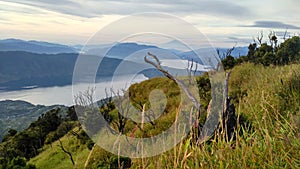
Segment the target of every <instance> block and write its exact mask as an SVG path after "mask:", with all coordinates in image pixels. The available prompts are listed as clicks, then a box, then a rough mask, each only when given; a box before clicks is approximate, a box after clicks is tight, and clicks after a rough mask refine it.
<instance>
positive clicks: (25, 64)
mask: <svg viewBox="0 0 300 169" xmlns="http://www.w3.org/2000/svg"><path fill="white" fill-rule="evenodd" d="M83 57H87V58H89V59H91V60H98V59H99V57H97V56H92V55H83ZM77 58H78V54H74V53H61V54H36V53H29V52H22V51H6V52H3V51H2V52H1V51H0V91H1V90H5V91H12V90H21V89H25V88H26V87H28V86H35V87H51V86H64V85H70V84H72V77H73V71H74V66H75V64H76V61H77ZM121 63H122V65H125V67H124V69H123V70H122V71H118V72H117V74H115V71H116V69H117V68H118V66H119V65H120V64H121ZM88 66H89V65H87V68H88ZM145 66H146V63H137V62H133V61H128V60H121V59H116V58H109V57H104V58H103V59H102V61H101V63H100V65H99V67H98V71H97V74H96V77H97V79H103V78H108V77H110V78H111V77H112V76H113V75H128V74H133V73H137V72H136V71H135V70H137V69H138V70H143V68H144V67H145ZM148 67H149V65H148ZM90 73H91V74H92V72H90ZM138 73H140V74H141V73H143V74H144V75H145V76H147V77H150V76H156V75H157V74H159V73H158V72H157V71H155V69H154V68H152V69H150V70H149V69H147V70H145V71H144V72H138Z"/></svg>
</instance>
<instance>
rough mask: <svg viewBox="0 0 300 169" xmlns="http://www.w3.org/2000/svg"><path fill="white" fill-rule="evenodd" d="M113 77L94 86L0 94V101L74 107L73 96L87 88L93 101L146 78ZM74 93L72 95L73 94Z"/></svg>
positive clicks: (61, 87)
mask: <svg viewBox="0 0 300 169" xmlns="http://www.w3.org/2000/svg"><path fill="white" fill-rule="evenodd" d="M132 77H133V76H122V77H114V79H113V81H105V82H98V83H95V84H74V85H67V86H54V87H46V88H34V89H27V90H18V91H9V92H0V100H8V99H9V100H24V101H27V102H30V103H32V104H35V105H37V104H41V105H48V106H49V105H54V104H62V105H67V106H70V105H74V101H73V100H74V95H76V94H78V93H79V92H80V91H82V92H84V91H86V90H87V89H88V87H91V88H95V93H96V94H95V99H96V100H98V99H103V98H105V97H106V93H105V90H108V91H110V89H113V90H114V91H117V90H120V89H127V88H128V87H129V86H130V84H133V83H137V82H140V81H143V80H146V79H147V78H146V77H145V76H144V75H137V76H135V77H134V78H132ZM73 92H74V93H73Z"/></svg>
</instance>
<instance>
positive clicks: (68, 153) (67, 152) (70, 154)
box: [58, 139, 76, 168]
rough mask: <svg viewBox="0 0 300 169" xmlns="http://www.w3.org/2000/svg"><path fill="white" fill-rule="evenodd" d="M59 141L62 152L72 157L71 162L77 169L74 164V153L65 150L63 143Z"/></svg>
mask: <svg viewBox="0 0 300 169" xmlns="http://www.w3.org/2000/svg"><path fill="white" fill-rule="evenodd" d="M58 141H59V144H60V145H58V146H59V147H60V148H61V150H62V151H63V152H64V153H66V154H67V155H68V156H69V157H70V160H71V162H72V164H73V166H74V168H76V165H75V162H74V160H73V156H72V153H71V152H70V151H68V150H66V149H65V148H64V146H63V144H62V142H61V141H60V139H58Z"/></svg>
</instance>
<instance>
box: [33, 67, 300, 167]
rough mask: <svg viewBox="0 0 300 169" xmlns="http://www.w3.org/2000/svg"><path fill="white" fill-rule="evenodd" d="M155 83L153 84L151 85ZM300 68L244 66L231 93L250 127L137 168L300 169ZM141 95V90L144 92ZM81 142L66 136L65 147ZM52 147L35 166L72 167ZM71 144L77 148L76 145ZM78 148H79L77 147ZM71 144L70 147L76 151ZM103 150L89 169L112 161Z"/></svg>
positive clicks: (79, 153)
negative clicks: (234, 136) (230, 137)
mask: <svg viewBox="0 0 300 169" xmlns="http://www.w3.org/2000/svg"><path fill="white" fill-rule="evenodd" d="M150 83H151V82H150ZM299 84H300V65H299V64H298V65H289V66H284V67H274V68H272V67H268V68H265V67H262V66H254V65H252V64H243V65H241V66H237V67H235V68H234V69H233V71H232V75H231V78H230V86H229V88H230V94H231V95H232V96H237V97H236V99H235V101H236V103H235V106H236V110H237V115H238V116H243V119H240V120H245V119H246V120H247V121H249V124H251V127H249V125H246V126H243V127H241V126H239V130H238V131H237V132H239V133H241V134H240V135H239V136H237V139H236V141H232V142H230V143H228V142H226V141H224V140H223V139H218V140H217V139H215V138H214V139H213V140H212V141H211V142H210V143H205V144H203V145H200V146H197V147H196V146H191V145H190V143H189V141H188V140H189V138H187V139H186V140H185V141H182V142H181V143H180V144H179V145H177V147H176V148H174V149H173V150H171V151H168V152H166V153H164V154H161V155H159V156H156V157H152V158H146V159H134V160H133V166H132V168H145V167H149V168H185V167H188V168H250V167H251V168H257V167H258V168H278V167H279V168H280V167H284V168H297V167H300V134H299V131H300V110H299V108H300V85H299ZM141 93H142V92H141ZM72 140H73V142H76V140H74V139H70V138H69V137H66V136H65V137H64V138H62V141H63V144H64V145H67V144H68V143H70V142H72ZM57 145H58V143H57V142H55V143H53V145H52V146H53V148H50V147H49V146H48V148H45V149H46V150H45V151H44V152H42V153H41V154H40V155H39V156H37V157H36V158H34V159H32V160H31V161H30V162H31V163H34V164H36V165H37V166H38V168H71V167H72V165H71V162H70V160H69V158H68V156H67V155H66V154H64V153H62V151H61V150H60V149H59V148H58V146H57ZM71 145H72V144H71ZM75 145H77V144H75ZM71 147H72V146H70V147H67V149H71ZM73 153H74V155H75V159H76V161H77V168H82V166H83V163H84V162H85V159H87V156H88V150H87V149H86V148H83V147H81V146H79V147H74V146H73ZM107 156H110V155H108V154H107V153H105V151H104V150H101V149H99V148H97V149H95V150H94V152H93V153H92V158H91V159H92V160H91V161H90V163H89V166H95V165H93V164H92V163H93V161H94V162H95V163H99V160H103V159H105V158H106V159H108V158H107Z"/></svg>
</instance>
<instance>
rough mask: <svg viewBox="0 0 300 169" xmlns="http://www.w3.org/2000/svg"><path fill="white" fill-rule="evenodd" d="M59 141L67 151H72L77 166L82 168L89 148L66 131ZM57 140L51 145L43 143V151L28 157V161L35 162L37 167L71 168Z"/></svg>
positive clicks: (70, 163) (48, 168)
mask: <svg viewBox="0 0 300 169" xmlns="http://www.w3.org/2000/svg"><path fill="white" fill-rule="evenodd" d="M60 140H61V142H62V144H63V146H64V148H65V149H66V150H67V151H70V152H71V153H72V156H73V159H74V162H75V164H76V167H77V168H84V164H85V161H86V159H87V157H88V154H89V149H88V148H87V147H86V146H85V145H82V144H81V143H80V140H78V139H77V138H76V137H75V136H73V135H71V134H70V133H68V134H67V135H65V136H64V137H62V138H61V139H60ZM59 145H60V143H59V141H55V142H54V143H52V145H45V146H44V147H43V151H42V152H41V153H40V154H39V155H38V156H36V157H35V158H32V159H30V161H29V163H31V164H35V165H36V167H37V168H38V169H39V168H40V169H67V168H73V164H72V162H71V160H70V158H69V156H68V155H67V154H66V153H64V152H63V151H62V149H61V148H60V147H59Z"/></svg>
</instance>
